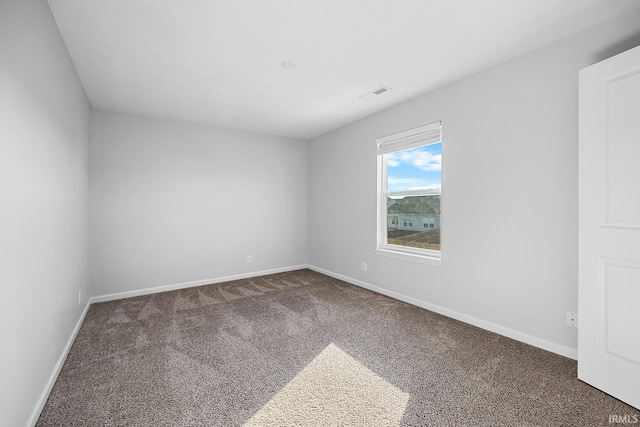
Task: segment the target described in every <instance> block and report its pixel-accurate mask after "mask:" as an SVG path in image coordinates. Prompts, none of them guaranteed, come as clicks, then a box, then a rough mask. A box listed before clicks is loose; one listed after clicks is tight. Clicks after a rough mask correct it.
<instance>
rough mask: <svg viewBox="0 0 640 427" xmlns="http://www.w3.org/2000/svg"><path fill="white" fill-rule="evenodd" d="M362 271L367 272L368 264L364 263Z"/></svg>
mask: <svg viewBox="0 0 640 427" xmlns="http://www.w3.org/2000/svg"><path fill="white" fill-rule="evenodd" d="M362 271H367V263H366V262H364V261H362Z"/></svg>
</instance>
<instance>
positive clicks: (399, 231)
mask: <svg viewBox="0 0 640 427" xmlns="http://www.w3.org/2000/svg"><path fill="white" fill-rule="evenodd" d="M441 139H442V138H441V124H440V122H436V123H432V124H429V125H425V126H421V127H418V128H415V129H410V130H407V131H404V132H400V133H397V134H394V135H389V136H386V137H383V138H379V139H378V140H377V142H378V247H377V250H376V253H378V254H379V255H386V256H392V257H396V258H402V259H409V260H413V261H419V262H426V263H430V264H436V265H440V264H441V263H442V259H441V251H440V229H441V210H440V201H441V191H442V172H441V170H442V141H441ZM394 217H396V218H400V220H401V221H400V223H401V224H402V226H401V227H399V226H398V224H397V223H394V222H393V221H391V223H389V219H390V218H394ZM414 222H415V223H416V227H414Z"/></svg>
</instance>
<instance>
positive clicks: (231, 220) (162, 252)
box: [90, 110, 307, 296]
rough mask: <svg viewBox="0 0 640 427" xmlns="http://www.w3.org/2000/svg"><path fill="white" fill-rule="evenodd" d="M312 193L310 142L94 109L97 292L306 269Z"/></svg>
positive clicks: (93, 250)
mask: <svg viewBox="0 0 640 427" xmlns="http://www.w3.org/2000/svg"><path fill="white" fill-rule="evenodd" d="M306 191H307V144H306V143H305V142H303V141H300V140H296V139H291V138H283V137H276V136H267V135H260V134H255V133H249V132H240V131H233V130H225V129H220V128H215V127H210V126H204V125H196V124H188V123H182V122H176V121H167V120H157V119H150V118H144V117H139V116H133V115H128V114H119V113H113V112H107V111H101V110H94V112H93V115H92V138H91V190H90V192H91V208H90V212H91V215H90V217H91V225H90V228H91V234H90V235H91V276H92V286H93V295H96V296H101V295H106V294H111V293H120V292H127V291H138V290H141V289H145V288H149V287H157V286H165V285H173V284H179V283H185V282H192V281H200V280H206V279H215V278H220V277H225V276H230V275H239V274H246V273H252V272H260V271H264V270H271V269H278V268H286V267H291V266H297V265H301V264H305V263H306V248H307V241H306V224H307V211H306V208H307V196H306ZM247 255H251V256H253V263H252V264H247V262H246V258H247Z"/></svg>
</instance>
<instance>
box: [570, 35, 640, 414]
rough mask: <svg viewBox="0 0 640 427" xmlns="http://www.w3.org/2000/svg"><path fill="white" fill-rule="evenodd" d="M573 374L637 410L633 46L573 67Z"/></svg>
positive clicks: (637, 142) (638, 141) (639, 59)
mask: <svg viewBox="0 0 640 427" xmlns="http://www.w3.org/2000/svg"><path fill="white" fill-rule="evenodd" d="M579 152H580V156H579V167H580V181H579V183H580V212H579V215H580V220H579V224H580V225H579V237H580V239H579V298H578V300H579V303H578V310H579V315H580V323H579V332H578V339H579V340H578V378H580V379H581V380H583V381H585V382H587V383H589V384H591V385H593V386H594V387H597V388H599V389H601V390H603V391H605V392H606V393H609V394H610V395H612V396H614V397H617V398H618V399H620V400H622V401H624V402H627V403H628V404H630V405H632V406H635V407H636V408H640V47H637V48H635V49H631V50H629V51H627V52H624V53H622V54H620V55H617V56H614V57H613V58H609V59H607V60H605V61H602V62H599V63H597V64H595V65H592V66H591V67H588V68H585V69H584V70H581V71H580V146H579Z"/></svg>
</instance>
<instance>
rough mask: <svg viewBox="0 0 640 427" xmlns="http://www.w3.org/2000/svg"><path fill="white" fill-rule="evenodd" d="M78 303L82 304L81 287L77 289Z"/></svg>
mask: <svg viewBox="0 0 640 427" xmlns="http://www.w3.org/2000/svg"><path fill="white" fill-rule="evenodd" d="M78 304H82V289H80V290H78Z"/></svg>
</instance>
